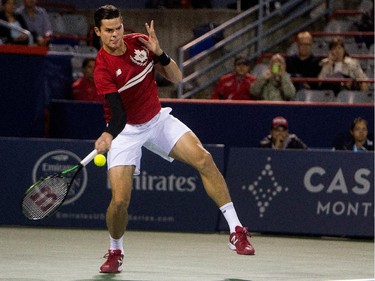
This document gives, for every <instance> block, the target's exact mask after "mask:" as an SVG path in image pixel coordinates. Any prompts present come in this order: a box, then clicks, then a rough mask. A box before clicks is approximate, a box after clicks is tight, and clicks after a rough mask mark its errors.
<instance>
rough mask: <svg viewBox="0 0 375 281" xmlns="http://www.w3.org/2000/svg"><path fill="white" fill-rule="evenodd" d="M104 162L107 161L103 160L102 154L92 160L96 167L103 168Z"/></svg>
mask: <svg viewBox="0 0 375 281" xmlns="http://www.w3.org/2000/svg"><path fill="white" fill-rule="evenodd" d="M106 162H107V160H106V159H105V156H104V155H103V154H98V155H96V156H95V158H94V163H95V165H96V166H98V167H102V166H104V165H105V163H106Z"/></svg>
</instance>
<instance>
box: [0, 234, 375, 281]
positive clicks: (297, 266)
mask: <svg viewBox="0 0 375 281" xmlns="http://www.w3.org/2000/svg"><path fill="white" fill-rule="evenodd" d="M227 241H228V235H227V234H211V233H210V234H206V233H204V234H196V233H193V234H192V233H171V232H146V231H128V232H127V233H126V237H125V262H124V271H123V272H122V273H121V274H100V273H99V272H98V270H99V267H100V265H101V264H102V263H103V262H104V261H105V260H104V259H103V258H102V257H103V255H104V254H105V253H106V251H107V247H108V234H107V232H106V231H105V230H87V229H85V230H83V229H52V228H28V227H0V281H5V280H7V281H55V280H56V281H60V280H61V281H94V280H95V281H103V280H121V281H263V280H267V281H268V280H275V281H284V280H285V281H293V280H298V281H303V280H321V281H328V280H329V281H331V280H355V281H359V280H360V281H368V280H374V243H373V241H369V240H367V241H363V240H350V239H334V238H309V237H286V236H274V235H260V234H253V237H252V239H251V242H252V244H253V245H254V246H255V249H256V255H255V256H239V255H237V254H236V253H235V252H232V251H230V250H229V249H228V248H227V246H226V244H227Z"/></svg>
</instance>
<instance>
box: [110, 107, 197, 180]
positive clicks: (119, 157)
mask: <svg viewBox="0 0 375 281" xmlns="http://www.w3.org/2000/svg"><path fill="white" fill-rule="evenodd" d="M171 111H172V109H171V108H169V107H166V108H162V109H161V110H160V112H159V113H158V114H157V115H156V116H155V117H154V118H152V119H151V120H150V121H148V122H146V123H144V124H137V125H131V124H126V126H125V128H124V129H123V130H122V132H121V133H120V134H119V135H118V136H117V137H116V138H115V139H114V140H113V141H112V145H111V148H110V150H109V152H108V154H107V162H108V165H107V167H108V169H110V168H112V167H115V166H129V165H130V166H135V167H136V169H135V172H134V175H139V173H140V169H141V157H142V146H144V147H145V148H147V149H149V150H150V151H152V152H154V153H156V154H157V155H159V156H161V157H162V158H164V159H166V160H168V161H170V162H172V161H173V160H174V159H173V158H172V157H169V156H168V155H169V153H170V152H171V150H172V148H173V147H174V145H175V144H176V143H177V141H178V140H179V139H180V138H181V137H182V135H184V134H185V133H186V132H189V131H191V130H190V128H189V127H187V126H186V125H185V124H184V123H182V122H181V121H180V120H178V119H177V118H175V117H174V116H172V115H171V114H169V113H170V112H171Z"/></svg>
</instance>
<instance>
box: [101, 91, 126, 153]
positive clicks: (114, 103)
mask: <svg viewBox="0 0 375 281" xmlns="http://www.w3.org/2000/svg"><path fill="white" fill-rule="evenodd" d="M105 99H106V100H107V102H108V106H109V108H110V110H111V120H110V122H109V123H108V124H107V128H106V129H105V130H104V132H103V133H102V134H101V136H100V137H99V138H98V139H97V140H96V142H95V149H96V150H98V152H99V153H106V152H107V151H108V150H109V148H110V147H111V143H112V140H113V139H114V138H115V137H117V135H118V134H119V133H120V132H121V131H122V130H123V129H124V127H125V125H126V112H125V108H124V106H123V104H122V100H121V97H120V95H119V94H118V93H111V94H106V95H105Z"/></svg>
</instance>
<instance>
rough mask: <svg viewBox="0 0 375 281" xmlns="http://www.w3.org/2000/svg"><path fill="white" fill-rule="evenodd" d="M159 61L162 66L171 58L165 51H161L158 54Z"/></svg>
mask: <svg viewBox="0 0 375 281" xmlns="http://www.w3.org/2000/svg"><path fill="white" fill-rule="evenodd" d="M159 62H160V64H161V65H162V66H166V65H168V64H169V63H170V62H171V58H170V57H169V56H168V55H167V54H166V53H165V52H163V53H162V54H161V55H160V56H159Z"/></svg>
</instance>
